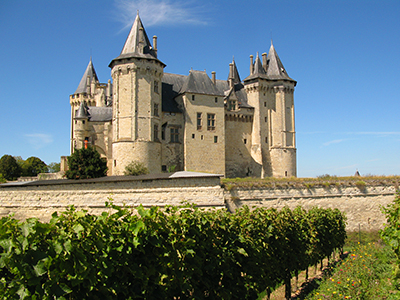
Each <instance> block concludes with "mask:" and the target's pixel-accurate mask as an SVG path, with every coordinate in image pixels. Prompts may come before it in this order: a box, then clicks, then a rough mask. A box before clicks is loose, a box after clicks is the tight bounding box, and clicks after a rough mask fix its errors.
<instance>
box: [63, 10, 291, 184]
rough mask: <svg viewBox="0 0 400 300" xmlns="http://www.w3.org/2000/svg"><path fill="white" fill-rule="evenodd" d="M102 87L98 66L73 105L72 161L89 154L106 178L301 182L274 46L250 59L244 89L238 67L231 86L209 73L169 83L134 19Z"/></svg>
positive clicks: (285, 79)
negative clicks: (184, 176)
mask: <svg viewBox="0 0 400 300" xmlns="http://www.w3.org/2000/svg"><path fill="white" fill-rule="evenodd" d="M109 67H110V68H111V77H112V83H111V80H108V83H106V84H105V83H100V82H99V79H98V77H97V75H96V72H95V69H94V66H93V63H92V61H91V60H90V62H89V64H88V66H87V68H86V71H85V73H84V75H83V77H82V79H81V81H80V83H79V86H78V88H77V90H76V91H75V93H74V94H72V95H70V104H71V153H72V152H73V151H74V149H79V148H81V147H84V146H85V145H87V144H90V145H92V146H93V147H95V148H96V149H97V151H98V152H99V153H100V154H101V156H103V157H105V158H107V164H108V169H109V175H123V173H124V170H125V167H126V166H127V165H128V164H129V163H130V162H132V161H140V162H142V163H144V164H145V165H146V166H147V168H148V169H149V171H150V173H160V172H163V171H168V170H171V169H175V171H180V170H186V171H196V172H209V173H217V174H223V175H225V176H226V177H247V176H253V177H268V176H274V177H290V176H296V141H295V121H294V98H293V93H294V88H295V86H296V81H295V80H293V79H291V78H290V77H289V75H288V74H287V72H286V70H285V68H284V67H283V64H282V62H281V60H280V59H279V56H278V54H277V53H276V51H275V48H274V46H273V45H272V43H271V47H270V49H269V53H268V55H267V54H266V53H264V54H262V57H261V58H260V57H259V55H258V54H257V56H256V58H255V59H254V57H253V56H250V75H249V76H248V77H246V78H245V79H244V80H243V81H242V80H241V79H240V76H239V72H238V70H237V68H236V64H235V61H232V63H231V64H229V75H228V79H227V80H217V79H216V75H215V72H212V77H211V78H210V77H209V76H208V75H207V73H206V72H203V71H195V70H190V71H189V75H178V74H169V73H164V67H165V64H164V63H163V62H161V61H160V60H159V59H158V49H157V37H156V36H154V37H153V45H151V43H150V40H149V38H148V36H147V34H146V31H145V29H144V26H143V24H142V21H141V19H140V17H139V14H138V15H137V17H136V19H135V21H134V23H133V26H132V28H131V31H130V33H129V35H128V38H127V40H126V42H125V45H124V46H123V48H122V51H121V54H120V55H119V56H118V57H116V58H115V59H113V60H112V61H111V63H110V64H109Z"/></svg>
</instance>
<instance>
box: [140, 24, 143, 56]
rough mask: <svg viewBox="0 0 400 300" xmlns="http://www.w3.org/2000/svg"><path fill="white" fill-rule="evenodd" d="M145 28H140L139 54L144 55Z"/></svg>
mask: <svg viewBox="0 0 400 300" xmlns="http://www.w3.org/2000/svg"><path fill="white" fill-rule="evenodd" d="M143 31H144V29H143V27H140V28H139V53H141V54H143V52H144V51H143V50H144V34H143Z"/></svg>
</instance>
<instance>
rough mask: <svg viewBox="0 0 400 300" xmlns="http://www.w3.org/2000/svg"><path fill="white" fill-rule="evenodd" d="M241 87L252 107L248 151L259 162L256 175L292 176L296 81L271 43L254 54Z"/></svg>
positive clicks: (294, 158) (294, 165)
mask: <svg viewBox="0 0 400 300" xmlns="http://www.w3.org/2000/svg"><path fill="white" fill-rule="evenodd" d="M250 72H251V74H250V76H249V77H247V78H246V79H245V80H244V82H245V88H246V92H247V97H248V103H249V104H250V105H252V106H253V107H254V122H253V130H252V145H251V154H252V156H253V158H254V160H255V161H256V162H257V163H259V164H261V165H262V171H261V174H260V176H261V177H267V176H273V177H290V176H296V173H297V171H296V144H295V127H294V98H293V93H294V87H295V86H296V81H295V80H293V79H291V78H290V77H289V75H288V74H287V72H286V70H285V68H284V67H283V64H282V62H281V60H280V59H279V56H278V54H277V53H276V51H275V48H274V46H273V44H272V43H271V47H270V50H269V53H268V56H267V55H266V54H263V63H262V62H261V60H260V58H259V56H258V54H257V58H256V60H255V62H254V64H253V58H252V57H251V64H250Z"/></svg>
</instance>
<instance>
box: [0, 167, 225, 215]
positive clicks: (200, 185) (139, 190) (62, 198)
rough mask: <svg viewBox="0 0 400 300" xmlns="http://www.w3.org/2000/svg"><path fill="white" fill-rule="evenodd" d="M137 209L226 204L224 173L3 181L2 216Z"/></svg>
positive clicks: (0, 193) (0, 203)
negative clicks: (113, 207) (116, 207)
mask: <svg viewBox="0 0 400 300" xmlns="http://www.w3.org/2000/svg"><path fill="white" fill-rule="evenodd" d="M111 199H112V201H113V203H114V204H116V205H127V206H130V207H137V206H139V205H140V204H142V205H143V206H145V207H149V206H155V205H157V206H166V205H179V204H180V203H181V202H182V201H187V202H189V203H193V204H196V205H198V206H201V207H217V208H223V207H225V204H224V198H223V189H222V188H221V186H220V176H219V175H210V174H201V173H191V172H176V173H165V174H157V175H143V176H110V177H103V178H98V179H87V180H79V181H77V180H67V179H63V180H44V181H32V182H18V183H8V184H1V185H0V217H3V216H7V215H9V214H10V213H14V214H15V215H14V217H15V218H17V219H26V218H30V217H37V218H39V219H40V220H41V221H48V220H49V219H50V218H51V215H52V213H53V212H55V211H65V209H66V208H67V207H68V206H69V205H74V206H75V207H77V209H78V210H80V209H85V210H87V211H88V212H89V213H93V214H100V213H101V212H103V211H106V210H108V208H106V206H105V203H106V202H107V201H108V202H110V201H111Z"/></svg>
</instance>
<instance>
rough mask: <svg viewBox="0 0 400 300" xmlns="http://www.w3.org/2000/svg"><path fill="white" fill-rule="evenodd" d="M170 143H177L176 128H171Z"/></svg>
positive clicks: (177, 133)
mask: <svg viewBox="0 0 400 300" xmlns="http://www.w3.org/2000/svg"><path fill="white" fill-rule="evenodd" d="M170 129H171V131H170V133H171V140H170V141H171V143H179V128H178V127H171V128H170Z"/></svg>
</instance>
